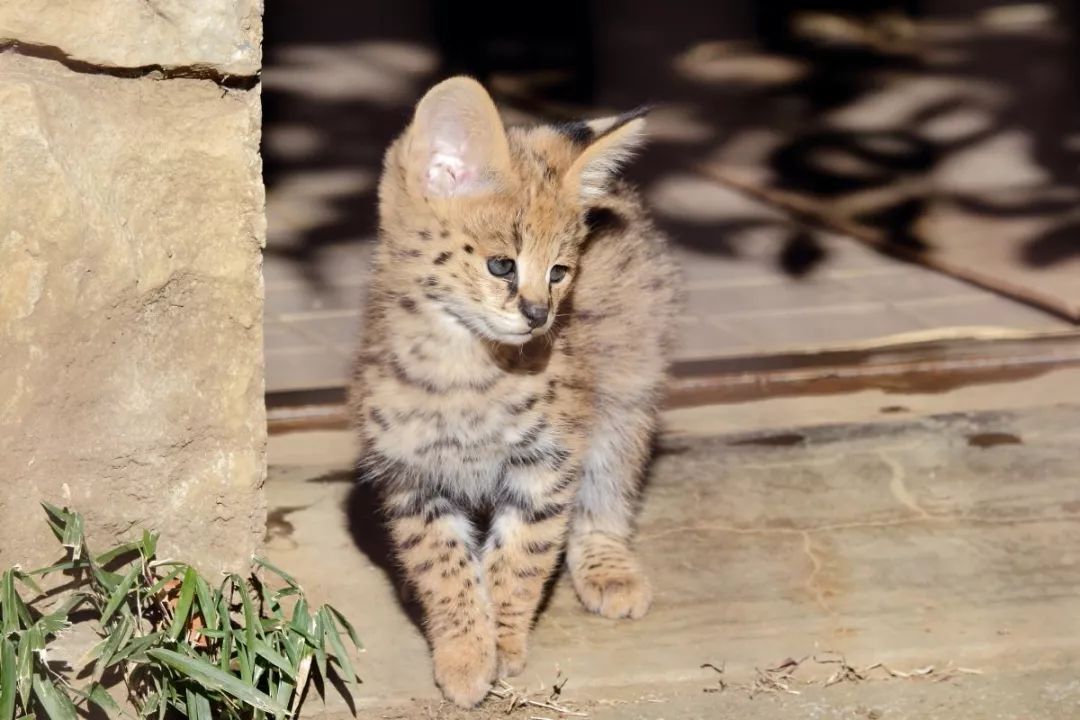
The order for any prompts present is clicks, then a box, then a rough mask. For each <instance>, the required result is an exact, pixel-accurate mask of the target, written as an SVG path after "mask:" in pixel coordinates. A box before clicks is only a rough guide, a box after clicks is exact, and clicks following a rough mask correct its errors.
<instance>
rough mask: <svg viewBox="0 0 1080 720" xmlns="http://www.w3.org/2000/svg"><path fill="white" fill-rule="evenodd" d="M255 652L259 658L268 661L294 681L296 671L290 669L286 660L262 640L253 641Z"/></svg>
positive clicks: (290, 666)
mask: <svg viewBox="0 0 1080 720" xmlns="http://www.w3.org/2000/svg"><path fill="white" fill-rule="evenodd" d="M255 652H256V654H258V655H259V657H261V658H263V659H265V660H268V661H269V662H270V664H271V665H273V666H275V667H277V668H278V669H279V670H281V671H282V672H283V673H285V674H286V675H287V676H288V677H289V678H291V679H293V680H295V679H296V670H295V669H294V668H293V667H292V665H291V664H290V663H289V661H288V660H286V659H285V658H284V657H282V656H281V653H279V652H277V651H276V650H274V649H273V648H272V647H270V646H269V645H267V644H266V643H265V642H264V641H262V640H256V641H255Z"/></svg>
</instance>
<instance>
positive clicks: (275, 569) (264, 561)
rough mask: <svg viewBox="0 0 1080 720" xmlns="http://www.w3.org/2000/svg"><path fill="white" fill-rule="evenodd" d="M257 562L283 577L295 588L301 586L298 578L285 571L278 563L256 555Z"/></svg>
mask: <svg viewBox="0 0 1080 720" xmlns="http://www.w3.org/2000/svg"><path fill="white" fill-rule="evenodd" d="M255 564H256V565H258V566H260V567H264V568H266V569H267V570H269V571H270V572H272V573H274V574H275V575H277V576H278V577H279V578H281V579H282V580H284V581H285V582H287V583H288V584H289V585H290V586H291V587H294V588H296V587H300V583H298V582H297V581H296V578H294V577H293V576H292V575H290V574H289V573H287V572H285V571H284V570H282V569H281V568H279V567H278V566H277V565H275V564H274V563H272V562H270V561H269V560H267V559H266V558H261V557H256V558H255Z"/></svg>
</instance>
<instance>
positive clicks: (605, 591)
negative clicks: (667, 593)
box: [572, 567, 652, 620]
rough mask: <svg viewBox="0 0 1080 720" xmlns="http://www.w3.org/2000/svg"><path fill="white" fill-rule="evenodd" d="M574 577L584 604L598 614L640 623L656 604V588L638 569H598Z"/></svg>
mask: <svg viewBox="0 0 1080 720" xmlns="http://www.w3.org/2000/svg"><path fill="white" fill-rule="evenodd" d="M572 575H573V579H574V588H575V589H576V590H577V594H578V597H579V598H580V599H581V604H582V605H584V606H585V608H586V609H588V610H590V611H591V612H594V613H596V614H598V615H603V616H604V617H606V618H631V619H634V620H637V619H638V618H641V617H644V616H645V613H647V612H648V611H649V606H650V605H652V585H651V584H650V583H649V579H648V578H647V577H645V573H643V572H642V571H641V570H638V569H636V568H635V569H625V568H618V569H615V568H605V567H598V568H593V569H591V570H584V569H583V570H580V571H579V572H576V573H572Z"/></svg>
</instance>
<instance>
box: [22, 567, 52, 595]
mask: <svg viewBox="0 0 1080 720" xmlns="http://www.w3.org/2000/svg"><path fill="white" fill-rule="evenodd" d="M15 579H16V580H18V581H19V582H21V583H22V584H23V585H25V586H26V587H28V588H30V589H31V590H33V591H34V592H35V593H37V594H38V595H44V594H45V591H44V590H42V589H41V586H40V585H38V584H37V583H36V582H34V580H33V578H31V577H30V576H29V575H27V574H26V573H24V572H19V571H15Z"/></svg>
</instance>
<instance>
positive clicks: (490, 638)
mask: <svg viewBox="0 0 1080 720" xmlns="http://www.w3.org/2000/svg"><path fill="white" fill-rule="evenodd" d="M386 510H387V514H388V515H389V516H390V531H391V536H392V537H393V541H394V544H395V546H396V548H397V553H398V557H399V558H400V560H401V563H402V565H403V567H404V569H405V573H406V575H407V577H408V579H409V581H410V582H411V583H412V585H413V586H414V587H415V588H416V591H417V593H418V594H419V596H420V601H421V604H422V605H423V607H424V613H425V616H426V620H427V631H428V639H429V641H430V642H431V646H432V655H433V659H434V663H435V682H437V683H438V684H439V687H440V688H442V691H443V694H445V695H446V697H447V698H448V699H449V700H451V701H453V702H455V703H457V704H458V705H461V706H462V707H472V706H474V705H476V704H477V703H479V702H480V701H481V700H483V699H484V697H486V696H487V693H488V690H489V689H490V688H491V683H492V682H493V681H494V680H495V670H496V664H495V663H496V655H495V628H494V619H493V617H492V612H491V606H490V602H489V600H488V597H487V591H486V589H485V587H484V583H483V580H482V576H481V569H480V565H479V561H478V558H477V557H476V549H475V546H474V538H473V528H472V525H471V524H470V522H469V520H468V519H467V517H466V516H465V515H464V514H463V513H462V512H461V511H460V510H459V509H458V508H456V507H454V505H453V503H451V502H450V501H449V500H447V499H446V498H444V497H439V496H433V497H423V496H422V495H421V493H420V492H419V491H416V490H410V491H404V492H398V493H394V494H392V495H391V496H390V497H389V498H387V500H386Z"/></svg>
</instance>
